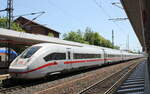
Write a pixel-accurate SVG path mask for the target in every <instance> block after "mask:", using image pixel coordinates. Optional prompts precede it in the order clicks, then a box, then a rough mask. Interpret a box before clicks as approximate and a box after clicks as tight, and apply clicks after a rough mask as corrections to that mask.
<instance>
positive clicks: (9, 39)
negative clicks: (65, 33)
mask: <svg viewBox="0 0 150 94" xmlns="http://www.w3.org/2000/svg"><path fill="white" fill-rule="evenodd" d="M0 43H10V44H22V45H29V46H30V45H34V44H37V43H55V44H63V45H70V46H79V47H81V46H84V44H80V43H76V42H71V41H65V40H61V39H59V38H54V37H49V36H44V35H40V34H30V33H25V32H17V31H14V30H8V29H3V28H0Z"/></svg>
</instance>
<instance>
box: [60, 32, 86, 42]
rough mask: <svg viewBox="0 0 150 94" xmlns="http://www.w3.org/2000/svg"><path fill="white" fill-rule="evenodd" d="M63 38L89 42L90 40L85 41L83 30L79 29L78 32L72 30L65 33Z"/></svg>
mask: <svg viewBox="0 0 150 94" xmlns="http://www.w3.org/2000/svg"><path fill="white" fill-rule="evenodd" d="M63 39H64V40H69V41H75V42H80V43H86V44H88V42H86V41H84V39H83V35H82V32H81V31H80V30H77V31H76V32H75V31H71V32H69V33H68V34H66V33H65V34H64V35H63Z"/></svg>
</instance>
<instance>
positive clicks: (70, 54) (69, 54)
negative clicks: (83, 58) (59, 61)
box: [66, 48, 73, 69]
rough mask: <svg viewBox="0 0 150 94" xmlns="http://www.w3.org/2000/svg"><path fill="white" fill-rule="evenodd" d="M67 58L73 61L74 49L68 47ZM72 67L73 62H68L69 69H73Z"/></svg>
mask: <svg viewBox="0 0 150 94" xmlns="http://www.w3.org/2000/svg"><path fill="white" fill-rule="evenodd" d="M66 57H67V58H66V59H67V61H72V59H73V53H72V49H71V48H67V51H66ZM71 68H72V63H69V64H67V69H71Z"/></svg>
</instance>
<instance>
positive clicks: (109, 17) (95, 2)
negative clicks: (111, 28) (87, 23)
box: [92, 0, 123, 31]
mask: <svg viewBox="0 0 150 94" xmlns="http://www.w3.org/2000/svg"><path fill="white" fill-rule="evenodd" d="M92 1H93V3H94V4H96V6H98V7H99V8H100V9H101V10H102V11H103V13H104V14H105V15H106V16H107V17H108V19H112V17H111V16H110V15H109V13H108V12H107V11H106V10H105V9H104V8H103V7H102V6H101V5H100V4H99V3H98V2H97V1H96V0H92ZM112 22H113V23H114V25H115V26H116V27H117V28H118V29H119V30H120V31H122V30H123V29H121V27H120V26H119V25H118V24H116V23H115V22H114V21H112Z"/></svg>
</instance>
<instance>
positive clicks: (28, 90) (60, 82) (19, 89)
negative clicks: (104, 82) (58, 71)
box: [0, 62, 137, 94]
mask: <svg viewBox="0 0 150 94" xmlns="http://www.w3.org/2000/svg"><path fill="white" fill-rule="evenodd" d="M136 63H137V62H134V63H133V64H131V63H130V62H129V63H122V64H117V65H113V66H108V67H104V69H105V68H106V69H105V70H108V69H109V68H110V67H113V69H111V71H110V73H113V70H116V71H117V70H120V69H123V68H124V71H125V72H127V70H128V69H131V68H132V67H133V66H135V64H136ZM128 64H130V66H129V65H128ZM115 66H118V67H115ZM120 67H122V68H120ZM100 70H103V68H100ZM105 70H104V72H106V71H105ZM89 71H92V70H89ZM87 72H88V71H85V72H83V71H82V72H77V73H74V74H70V76H68V74H66V76H65V75H63V76H58V77H55V78H52V79H48V80H47V79H41V80H36V81H29V82H25V83H24V82H21V83H17V84H13V85H12V86H8V87H3V86H0V94H33V93H35V94H41V91H42V90H44V89H49V87H50V88H51V89H58V88H60V87H64V88H66V89H67V87H66V86H68V87H69V85H70V84H72V83H75V84H76V85H79V84H80V83H81V82H82V80H83V81H85V79H89V78H91V77H93V76H94V75H95V76H96V75H97V73H98V74H101V73H99V72H100V71H99V69H97V72H96V70H94V69H93V72H90V73H88V74H87ZM95 72H96V73H95ZM125 72H124V73H125ZM79 73H81V74H79ZM93 73H95V74H93ZM124 73H122V74H121V75H123V74H124ZM83 74H86V75H83ZM105 74H106V75H107V72H106V73H105ZM75 75H77V76H75ZM79 75H80V76H79ZM101 75H102V74H101ZM121 75H120V76H121ZM72 76H74V77H72ZM90 83H91V82H90ZM81 84H82V83H81ZM43 87H44V88H43ZM104 88H105V87H104ZM79 89H80V88H79ZM58 90H59V89H58ZM58 90H57V91H58ZM80 90H81V89H80ZM80 90H78V91H80ZM52 91H53V90H52ZM78 91H77V92H78ZM60 92H61V91H60ZM65 92H66V91H65ZM42 94H43V93H42ZM49 94H60V93H49ZM64 94H70V93H64ZM71 94H76V92H75V93H71ZM90 94H92V93H90ZM93 94H94V93H93Z"/></svg>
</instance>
